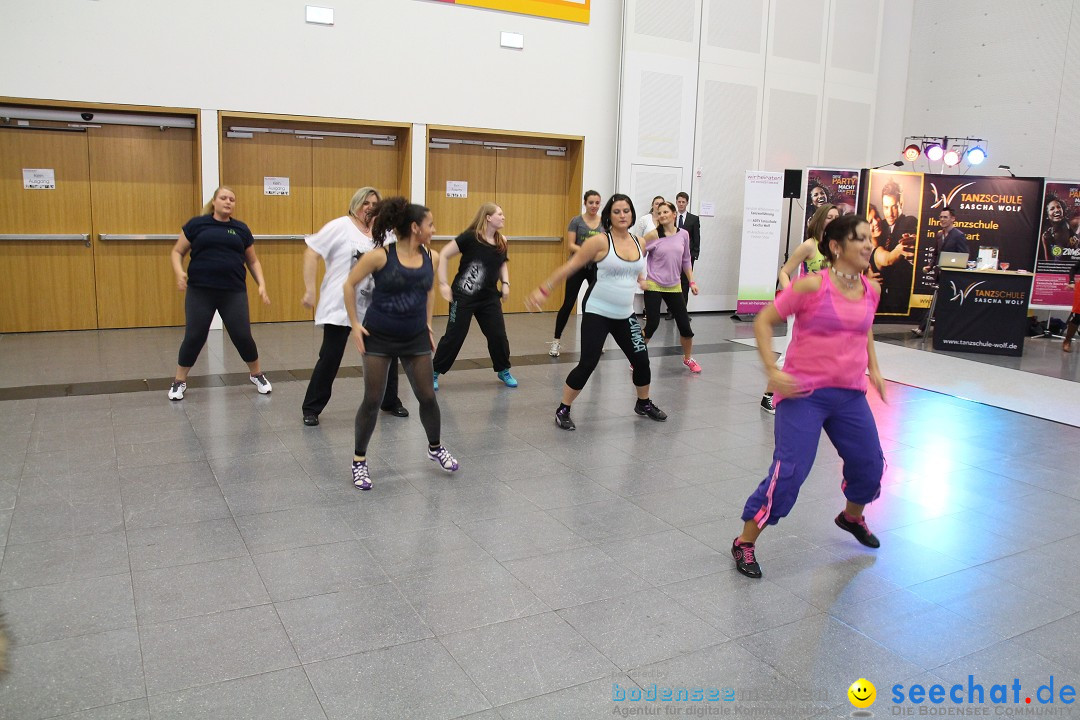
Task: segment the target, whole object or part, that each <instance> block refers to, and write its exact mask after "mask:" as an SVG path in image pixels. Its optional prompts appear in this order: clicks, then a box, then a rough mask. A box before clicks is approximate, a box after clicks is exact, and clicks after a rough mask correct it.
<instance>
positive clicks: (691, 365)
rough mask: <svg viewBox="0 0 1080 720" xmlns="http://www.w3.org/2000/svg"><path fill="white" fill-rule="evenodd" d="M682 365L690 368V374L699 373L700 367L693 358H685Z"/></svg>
mask: <svg viewBox="0 0 1080 720" xmlns="http://www.w3.org/2000/svg"><path fill="white" fill-rule="evenodd" d="M682 364H683V365H685V366H686V367H688V368H690V372H692V373H699V372H701V366H700V365H698V363H697V360H695V359H694V358H686V359H685V360H683V361H682Z"/></svg>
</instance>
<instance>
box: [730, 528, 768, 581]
mask: <svg viewBox="0 0 1080 720" xmlns="http://www.w3.org/2000/svg"><path fill="white" fill-rule="evenodd" d="M731 557H733V558H735V569H736V570H738V571H739V572H741V573H742V574H743V575H745V576H746V577H749V578H759V577H761V566H760V565H758V562H757V558H756V557H755V556H754V543H740V542H739V538H735V541H734V542H732V543H731Z"/></svg>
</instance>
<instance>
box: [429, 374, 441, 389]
mask: <svg viewBox="0 0 1080 720" xmlns="http://www.w3.org/2000/svg"><path fill="white" fill-rule="evenodd" d="M431 374H432V376H433V377H432V380H433V381H434V383H435V392H438V391H439V373H437V372H433V373H431Z"/></svg>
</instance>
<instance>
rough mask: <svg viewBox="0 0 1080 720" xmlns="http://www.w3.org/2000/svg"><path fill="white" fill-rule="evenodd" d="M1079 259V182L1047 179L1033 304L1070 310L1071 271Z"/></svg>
mask: <svg viewBox="0 0 1080 720" xmlns="http://www.w3.org/2000/svg"><path fill="white" fill-rule="evenodd" d="M1078 260H1080V180H1047V181H1046V191H1045V193H1044V195H1043V209H1042V227H1041V228H1040V229H1039V242H1038V247H1037V249H1036V260H1035V287H1034V289H1033V290H1032V292H1031V304H1032V305H1039V306H1042V307H1057V308H1071V307H1072V303H1073V291H1072V290H1070V289H1069V287H1068V285H1067V283H1068V282H1069V268H1071V267H1072V266H1073V265H1074V264H1075V263H1076V262H1077V261H1078Z"/></svg>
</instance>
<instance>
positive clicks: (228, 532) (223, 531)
mask: <svg viewBox="0 0 1080 720" xmlns="http://www.w3.org/2000/svg"><path fill="white" fill-rule="evenodd" d="M127 536H128V546H129V548H130V552H131V571H132V572H137V571H139V570H151V569H154V568H163V567H172V566H174V565H190V564H193V563H201V562H209V561H210V560H224V559H225V558H232V557H240V556H242V555H246V554H247V553H248V550H247V546H245V545H244V540H243V538H242V537H240V531H239V530H237V529H236V523H235V522H234V521H233V520H231V519H230V520H207V521H205V522H197V523H189V524H187V525H167V526H160V527H152V528H144V529H140V530H130V531H128V534H127Z"/></svg>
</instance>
